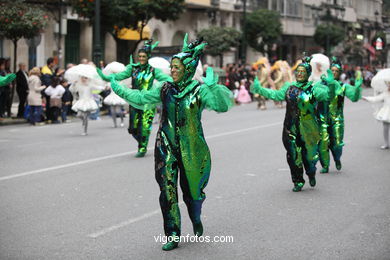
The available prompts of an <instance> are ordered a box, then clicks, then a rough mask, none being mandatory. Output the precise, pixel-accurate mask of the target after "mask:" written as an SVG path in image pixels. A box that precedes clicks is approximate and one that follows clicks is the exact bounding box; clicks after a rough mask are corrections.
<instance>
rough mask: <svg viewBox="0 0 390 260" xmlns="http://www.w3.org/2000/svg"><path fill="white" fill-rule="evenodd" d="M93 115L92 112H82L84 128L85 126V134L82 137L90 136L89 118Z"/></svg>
mask: <svg viewBox="0 0 390 260" xmlns="http://www.w3.org/2000/svg"><path fill="white" fill-rule="evenodd" d="M90 114H91V113H90V112H82V115H83V126H84V132H83V133H82V135H87V134H88V117H89V115H90Z"/></svg>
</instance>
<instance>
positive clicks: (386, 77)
mask: <svg viewBox="0 0 390 260" xmlns="http://www.w3.org/2000/svg"><path fill="white" fill-rule="evenodd" d="M386 82H390V68H388V69H383V70H380V71H379V72H378V73H377V74H376V75H375V76H374V77H373V78H372V80H371V87H372V88H373V89H374V90H375V91H377V92H383V91H385V90H386V89H387V88H388V85H387V84H386Z"/></svg>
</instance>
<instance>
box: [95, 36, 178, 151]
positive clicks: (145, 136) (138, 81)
mask: <svg viewBox="0 0 390 260" xmlns="http://www.w3.org/2000/svg"><path fill="white" fill-rule="evenodd" d="M157 45H158V42H156V43H155V44H153V45H152V41H151V40H149V41H145V44H144V46H143V47H142V48H141V49H140V50H139V51H138V63H137V64H134V63H133V61H132V58H131V57H130V64H129V65H127V66H126V70H125V71H123V72H121V73H115V74H112V75H114V76H113V77H114V78H115V80H117V81H122V80H124V79H127V78H130V77H131V78H132V88H133V89H139V90H150V89H151V88H152V86H153V81H154V80H157V81H160V82H164V81H172V79H171V77H169V76H168V75H166V74H164V73H163V72H162V71H161V70H160V69H157V68H153V67H152V66H150V65H149V63H148V60H149V58H150V56H151V53H152V50H153V49H154V48H155V47H156V46H157ZM98 73H99V75H100V77H101V78H102V79H104V80H106V81H109V80H110V79H111V77H108V76H106V75H104V74H103V73H102V71H101V70H100V69H98ZM155 113H156V109H155V107H151V108H150V109H145V110H141V109H137V108H136V107H134V106H131V105H130V106H129V114H130V117H129V128H128V131H129V134H131V135H132V136H133V137H134V139H135V140H137V142H138V153H137V154H136V155H135V156H136V157H144V156H145V154H146V151H147V146H148V142H149V136H150V132H151V130H152V124H153V118H154V114H155Z"/></svg>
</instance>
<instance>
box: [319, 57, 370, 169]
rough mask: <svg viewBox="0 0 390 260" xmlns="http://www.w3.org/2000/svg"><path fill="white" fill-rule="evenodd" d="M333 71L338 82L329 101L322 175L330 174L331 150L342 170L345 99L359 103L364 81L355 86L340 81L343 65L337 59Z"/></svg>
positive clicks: (333, 64) (334, 59) (333, 63)
mask: <svg viewBox="0 0 390 260" xmlns="http://www.w3.org/2000/svg"><path fill="white" fill-rule="evenodd" d="M331 70H332V73H333V76H334V78H335V80H337V81H338V82H337V84H336V89H335V96H334V97H333V98H332V99H331V100H330V101H329V107H328V109H327V111H328V117H327V118H328V122H327V123H326V127H324V129H325V131H327V136H328V137H327V138H326V140H325V139H324V140H321V142H323V145H322V149H320V161H321V164H322V170H321V173H328V172H329V163H330V155H329V149H330V150H331V152H332V155H333V159H334V161H335V164H336V168H337V170H341V155H342V152H343V146H344V142H343V138H344V98H345V97H347V98H349V99H350V100H351V101H352V102H357V101H358V100H359V99H360V98H361V92H362V89H361V85H362V82H363V80H362V79H358V80H356V81H355V86H352V85H349V84H346V83H343V82H342V81H340V75H341V73H342V71H343V70H342V66H341V63H340V62H339V61H338V60H337V58H336V57H333V58H332V64H331Z"/></svg>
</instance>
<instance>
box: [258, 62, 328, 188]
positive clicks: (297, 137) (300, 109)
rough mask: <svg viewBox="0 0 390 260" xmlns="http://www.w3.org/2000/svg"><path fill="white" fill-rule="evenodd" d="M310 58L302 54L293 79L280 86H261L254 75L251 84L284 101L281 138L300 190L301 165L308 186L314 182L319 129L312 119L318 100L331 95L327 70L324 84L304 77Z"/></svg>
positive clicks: (309, 71)
mask: <svg viewBox="0 0 390 260" xmlns="http://www.w3.org/2000/svg"><path fill="white" fill-rule="evenodd" d="M309 62H310V58H305V60H304V62H303V63H301V64H299V65H298V67H297V70H296V79H297V81H296V82H292V83H290V82H287V83H286V84H284V85H283V86H282V88H281V89H280V90H272V89H267V88H263V87H262V86H261V85H260V83H259V80H258V79H257V78H256V79H255V81H254V83H253V84H252V86H251V91H252V93H258V94H260V95H262V96H264V97H266V98H269V99H272V100H276V101H284V100H285V101H286V103H287V105H286V116H285V119H284V125H283V135H282V140H283V144H284V147H285V149H286V151H287V162H288V164H289V166H290V171H291V177H292V182H293V183H294V188H293V191H294V192H297V191H301V190H302V187H303V185H304V184H305V180H304V178H303V168H305V171H306V174H307V175H308V177H309V183H310V186H312V187H314V186H315V185H316V179H315V174H316V163H317V161H318V143H319V141H320V132H319V131H320V129H319V125H318V122H317V119H316V106H317V103H318V101H326V100H329V99H330V98H331V97H332V96H333V95H334V79H333V75H332V73H331V71H328V77H327V78H324V80H326V81H327V82H328V84H329V86H330V87H329V88H328V87H327V86H324V85H322V84H321V83H317V84H315V85H313V83H312V82H311V81H308V78H309V76H310V74H311V67H310V64H309Z"/></svg>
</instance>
